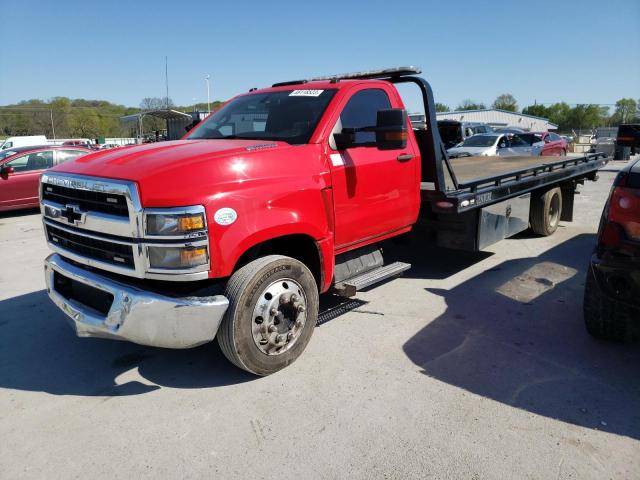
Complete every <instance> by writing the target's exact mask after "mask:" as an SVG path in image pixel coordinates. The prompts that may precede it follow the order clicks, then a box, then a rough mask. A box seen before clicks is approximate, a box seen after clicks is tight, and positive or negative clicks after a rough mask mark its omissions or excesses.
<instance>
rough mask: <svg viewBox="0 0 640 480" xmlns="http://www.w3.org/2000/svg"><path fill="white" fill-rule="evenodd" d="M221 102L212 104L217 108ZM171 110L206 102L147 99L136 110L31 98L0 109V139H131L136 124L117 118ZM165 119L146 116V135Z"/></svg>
mask: <svg viewBox="0 0 640 480" xmlns="http://www.w3.org/2000/svg"><path fill="white" fill-rule="evenodd" d="M219 104H220V102H218V101H215V102H211V108H212V109H213V108H216V107H217V106H218V105H219ZM163 108H172V109H175V110H179V111H185V112H187V111H192V110H193V109H194V108H195V109H196V110H200V111H206V110H207V104H206V103H197V104H195V105H188V106H177V105H175V104H174V103H173V101H172V100H171V99H170V98H158V97H147V98H144V99H143V100H142V101H141V102H140V106H139V107H126V106H124V105H119V104H115V103H111V102H108V101H106V100H86V99H83V98H77V99H71V98H67V97H54V98H52V99H50V100H48V101H44V100H38V99H31V100H23V101H21V102H18V103H16V104H12V105H5V106H0V136H2V137H9V136H18V135H46V136H47V138H97V137H134V136H135V135H136V133H137V127H138V126H137V125H136V124H135V122H133V123H130V124H124V123H122V122H121V121H120V117H122V116H125V115H132V114H135V113H141V112H145V111H150V110H158V109H163ZM165 125H166V123H165V122H164V120H161V119H158V118H155V117H152V116H145V117H143V129H144V131H145V132H148V131H153V130H162V129H164V128H165Z"/></svg>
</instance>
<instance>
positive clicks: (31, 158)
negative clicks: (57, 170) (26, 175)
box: [4, 150, 53, 173]
mask: <svg viewBox="0 0 640 480" xmlns="http://www.w3.org/2000/svg"><path fill="white" fill-rule="evenodd" d="M4 165H5V166H6V167H13V169H14V170H15V171H16V173H17V172H28V171H32V170H43V169H45V168H51V167H52V166H53V151H51V150H47V151H44V152H36V153H29V154H27V155H21V156H19V157H18V158H14V159H13V160H11V161H9V162H7V163H5V164H4Z"/></svg>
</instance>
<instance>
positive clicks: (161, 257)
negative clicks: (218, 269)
mask: <svg viewBox="0 0 640 480" xmlns="http://www.w3.org/2000/svg"><path fill="white" fill-rule="evenodd" d="M147 248H148V252H149V265H150V266H151V268H164V269H174V270H177V269H182V268H192V267H197V266H199V265H206V264H207V263H208V261H209V256H208V254H207V247H206V246H201V247H153V246H149V247H147Z"/></svg>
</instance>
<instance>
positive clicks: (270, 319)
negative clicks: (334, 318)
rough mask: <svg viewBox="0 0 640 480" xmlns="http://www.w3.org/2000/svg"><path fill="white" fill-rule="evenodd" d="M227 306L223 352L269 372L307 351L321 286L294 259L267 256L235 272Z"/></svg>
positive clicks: (220, 338) (251, 367)
mask: <svg viewBox="0 0 640 480" xmlns="http://www.w3.org/2000/svg"><path fill="white" fill-rule="evenodd" d="M226 297H227V298H228V299H229V308H228V309H227V312H226V314H225V317H224V319H223V320H222V324H221V325H220V329H219V330H218V335H217V337H218V343H219V344H220V348H221V349H222V352H223V353H224V355H225V356H226V357H227V358H228V359H229V360H230V361H231V362H232V363H233V364H235V365H236V366H238V367H240V368H242V369H244V370H247V371H248V372H251V373H253V374H255V375H269V374H271V373H274V372H277V371H278V370H280V369H282V368H284V367H286V366H287V365H289V364H291V363H293V362H294V361H295V360H296V359H297V358H298V357H299V356H300V355H301V354H302V352H303V351H304V349H305V348H306V346H307V344H308V343H309V340H310V339H311V335H312V334H313V330H314V328H315V325H316V322H317V318H318V303H319V300H318V287H317V285H316V282H315V279H314V277H313V274H312V273H311V272H310V271H309V269H308V268H307V267H306V266H305V265H304V264H303V263H301V262H299V261H298V260H295V259H294V258H290V257H285V256H282V255H269V256H266V257H262V258H259V259H257V260H254V261H253V262H251V263H248V264H247V265H245V266H244V267H242V268H240V269H239V270H238V271H237V272H235V273H234V274H233V275H232V276H231V278H230V279H229V282H228V283H227V288H226Z"/></svg>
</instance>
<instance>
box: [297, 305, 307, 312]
mask: <svg viewBox="0 0 640 480" xmlns="http://www.w3.org/2000/svg"><path fill="white" fill-rule="evenodd" d="M305 310H306V309H305V308H304V305H298V311H299V312H300V313H302V312H304V311H305Z"/></svg>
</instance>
